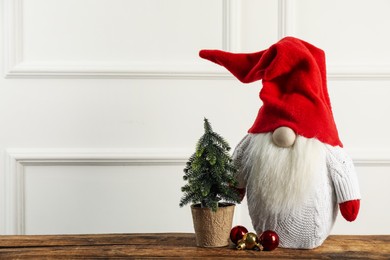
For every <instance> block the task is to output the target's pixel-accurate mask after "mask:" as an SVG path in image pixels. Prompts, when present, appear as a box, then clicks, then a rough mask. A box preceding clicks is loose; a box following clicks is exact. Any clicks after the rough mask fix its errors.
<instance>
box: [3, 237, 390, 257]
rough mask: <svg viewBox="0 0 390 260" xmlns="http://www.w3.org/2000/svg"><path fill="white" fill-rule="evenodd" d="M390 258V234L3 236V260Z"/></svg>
mask: <svg viewBox="0 0 390 260" xmlns="http://www.w3.org/2000/svg"><path fill="white" fill-rule="evenodd" d="M77 258H79V259H80V258H83V259H112V258H127V259H140V258H152V259H153V258H167V259H172V258H181V259H185V258H188V259H189V258H191V259H194V258H198V259H236V258H240V259H245V258H246V259H254V258H259V259H390V235H383V236H330V237H329V238H328V239H327V240H326V241H325V243H324V244H323V245H322V246H321V247H319V248H316V249H312V250H296V249H284V248H277V249H275V250H274V251H270V252H266V251H252V250H244V251H239V250H236V249H235V248H234V245H232V244H231V245H230V246H228V247H222V248H200V247H196V243H195V236H194V234H188V233H158V234H97V235H45V236H0V259H77Z"/></svg>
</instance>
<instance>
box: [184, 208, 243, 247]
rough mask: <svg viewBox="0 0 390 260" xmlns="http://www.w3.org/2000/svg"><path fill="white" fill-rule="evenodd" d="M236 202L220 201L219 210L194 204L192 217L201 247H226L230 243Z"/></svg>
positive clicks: (197, 240) (197, 243)
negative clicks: (214, 210)
mask: <svg viewBox="0 0 390 260" xmlns="http://www.w3.org/2000/svg"><path fill="white" fill-rule="evenodd" d="M234 208H235V205H234V204H230V203H220V206H219V207H218V210H217V211H216V212H213V211H212V210H211V209H210V208H201V207H200V204H196V205H192V206H191V211H192V219H193V221H194V229H195V236H196V245H197V246H199V247H224V246H227V245H229V235H230V230H231V228H232V222H233V214H234Z"/></svg>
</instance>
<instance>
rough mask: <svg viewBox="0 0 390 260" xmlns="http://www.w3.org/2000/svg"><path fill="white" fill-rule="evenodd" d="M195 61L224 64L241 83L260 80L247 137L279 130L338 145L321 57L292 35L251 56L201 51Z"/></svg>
mask: <svg viewBox="0 0 390 260" xmlns="http://www.w3.org/2000/svg"><path fill="white" fill-rule="evenodd" d="M199 55H200V57H202V58H204V59H207V60H210V61H212V62H214V63H217V64H219V65H221V66H224V67H225V68H226V69H227V70H229V71H230V72H231V73H232V74H233V75H234V76H235V77H236V78H237V79H239V80H240V81H241V82H243V83H250V82H254V81H257V80H262V84H263V88H262V89H261V91H260V99H261V100H262V101H263V106H262V107H260V110H259V112H258V115H257V118H256V120H255V122H254V124H253V126H252V127H251V128H250V129H249V130H248V132H249V133H266V132H273V131H274V130H275V129H276V128H278V127H281V126H287V127H290V128H291V129H293V130H294V131H295V133H296V134H298V135H301V136H304V137H306V138H317V139H318V140H320V141H321V142H323V143H326V144H329V145H332V146H337V145H338V146H341V147H342V143H341V141H340V139H339V135H338V132H337V128H336V124H335V122H334V118H333V113H332V108H331V104H330V99H329V94H328V89H327V83H326V82H327V81H326V66H325V53H324V51H322V50H321V49H319V48H317V47H315V46H313V45H311V44H309V43H307V42H305V41H302V40H300V39H297V38H294V37H285V38H283V39H281V40H280V41H279V42H277V43H275V44H274V45H272V46H271V47H270V48H268V49H266V50H263V51H260V52H255V53H229V52H225V51H220V50H201V51H200V53H199Z"/></svg>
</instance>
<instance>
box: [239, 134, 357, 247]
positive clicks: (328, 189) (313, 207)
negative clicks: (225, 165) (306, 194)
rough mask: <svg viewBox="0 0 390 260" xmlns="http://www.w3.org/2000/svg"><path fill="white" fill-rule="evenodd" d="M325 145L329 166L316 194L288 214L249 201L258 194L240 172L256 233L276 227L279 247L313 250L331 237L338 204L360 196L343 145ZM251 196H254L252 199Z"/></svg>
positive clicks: (242, 150) (241, 151)
mask: <svg viewBox="0 0 390 260" xmlns="http://www.w3.org/2000/svg"><path fill="white" fill-rule="evenodd" d="M250 138H251V134H248V135H247V136H246V137H245V138H244V139H243V141H241V142H240V144H239V145H238V146H237V147H236V149H235V151H234V154H233V159H234V160H236V162H237V163H238V165H240V164H241V163H242V162H241V160H242V158H243V154H244V153H245V150H246V147H247V146H248V143H249V141H250ZM325 147H326V162H324V163H326V167H323V169H324V170H323V171H324V172H322V173H321V177H320V178H319V179H318V180H317V183H316V188H315V192H314V196H312V197H310V198H309V199H307V200H306V201H305V202H304V203H303V204H302V205H301V207H299V208H297V209H296V210H295V211H294V212H291V213H290V214H288V215H287V216H275V215H272V214H271V213H270V212H267V211H266V210H264V209H263V208H256V207H255V205H251V203H250V201H251V200H252V199H253V196H258V197H256V199H258V200H261V199H262V198H261V197H259V193H258V192H257V191H256V190H254V189H253V187H252V185H251V183H247V182H246V180H247V179H248V176H245V174H248V173H245V172H244V171H240V170H239V171H238V175H237V178H238V181H239V188H246V189H247V196H248V208H249V214H250V217H251V219H252V224H253V226H254V229H255V230H256V232H257V234H260V233H261V232H263V231H265V230H273V231H275V232H276V233H277V234H278V235H279V239H280V244H279V246H281V247H285V248H304V249H311V248H315V247H318V246H320V245H321V244H322V243H323V242H324V240H325V239H326V238H327V237H328V235H329V233H330V231H331V229H332V227H333V224H334V222H335V220H336V216H337V213H338V204H339V203H342V202H345V201H349V200H356V199H360V191H359V185H358V181H357V176H356V173H355V169H354V165H353V162H352V160H351V159H350V158H349V157H348V155H347V154H346V153H345V151H344V150H343V149H342V148H341V147H338V146H336V147H333V146H330V145H325ZM249 198H252V199H249Z"/></svg>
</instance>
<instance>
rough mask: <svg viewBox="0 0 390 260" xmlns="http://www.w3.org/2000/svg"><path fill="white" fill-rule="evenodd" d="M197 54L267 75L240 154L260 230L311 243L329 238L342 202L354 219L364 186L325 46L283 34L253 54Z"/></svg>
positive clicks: (250, 75)
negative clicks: (337, 114) (330, 83)
mask: <svg viewBox="0 0 390 260" xmlns="http://www.w3.org/2000/svg"><path fill="white" fill-rule="evenodd" d="M199 54H200V56H201V57H202V58H205V59H208V60H210V61H212V62H214V63H217V64H219V65H222V66H224V67H225V68H226V69H228V70H229V71H230V72H231V73H232V74H233V75H234V76H235V77H236V78H237V79H239V80H240V81H241V82H243V83H250V82H254V81H257V80H262V85H263V87H262V89H261V91H260V99H261V100H262V101H263V104H262V106H261V107H260V109H259V112H258V114H257V118H256V120H255V122H254V124H253V126H252V127H251V128H250V129H249V130H248V135H247V136H246V137H245V138H244V139H243V140H242V141H241V142H240V144H239V145H238V146H237V148H236V150H235V153H234V159H235V161H236V162H237V164H238V166H239V170H238V175H237V177H238V180H239V184H240V186H239V188H241V192H242V194H245V191H247V195H248V196H247V199H248V207H249V213H250V216H251V219H252V223H253V225H254V228H255V229H256V232H257V233H258V234H259V233H261V232H263V231H265V230H267V229H270V230H274V231H276V232H277V233H278V235H279V237H280V246H282V247H288V248H307V249H308V248H314V247H317V246H319V245H321V244H322V242H323V241H324V240H325V239H326V238H327V236H328V235H329V233H330V230H331V228H332V226H333V224H334V222H335V219H336V216H337V212H338V206H339V208H340V211H341V214H342V216H343V217H344V218H345V219H346V220H348V221H354V220H355V218H356V217H357V215H358V212H359V207H360V193H359V186H358V182H357V178H356V174H355V170H354V167H353V163H352V160H351V159H350V158H349V157H348V156H347V155H346V153H345V151H344V150H343V145H342V143H341V141H340V139H339V136H338V131H337V128H336V124H335V122H334V118H333V113H332V108H331V104H330V99H329V95H328V89H327V80H326V66H325V53H324V52H323V51H322V50H321V49H319V48H317V47H315V46H314V45H311V44H309V43H307V42H305V41H302V40H300V39H297V38H294V37H285V38H283V39H281V40H280V41H279V42H277V43H275V44H274V45H272V46H271V47H270V48H269V49H266V50H263V51H260V52H255V53H229V52H225V51H220V50H202V51H200V53H199ZM264 140H265V141H264ZM263 141H264V142H268V141H269V143H264V142H263ZM265 144H266V145H265ZM271 155H272V156H271ZM312 157H313V158H312ZM294 163H295V164H294Z"/></svg>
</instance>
